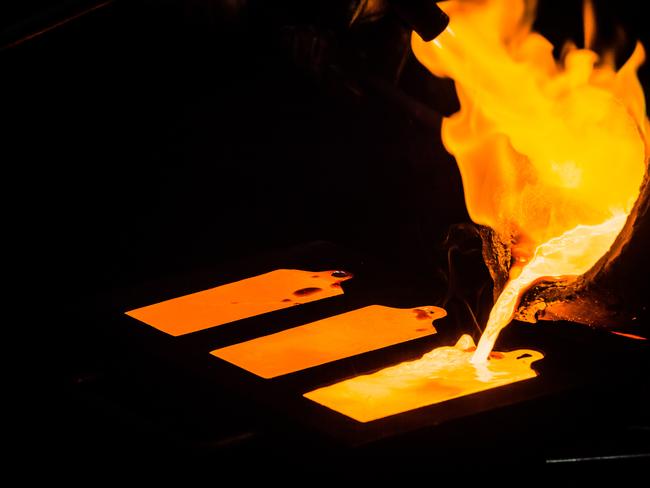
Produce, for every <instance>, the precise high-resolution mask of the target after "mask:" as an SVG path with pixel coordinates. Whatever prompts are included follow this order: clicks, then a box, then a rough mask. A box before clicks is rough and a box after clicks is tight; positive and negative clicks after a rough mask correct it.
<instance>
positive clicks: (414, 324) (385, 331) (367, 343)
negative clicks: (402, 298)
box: [211, 305, 447, 378]
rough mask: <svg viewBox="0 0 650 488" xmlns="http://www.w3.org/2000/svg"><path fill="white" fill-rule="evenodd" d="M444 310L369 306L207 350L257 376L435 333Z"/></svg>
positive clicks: (291, 371) (286, 371) (334, 359)
mask: <svg viewBox="0 0 650 488" xmlns="http://www.w3.org/2000/svg"><path fill="white" fill-rule="evenodd" d="M445 315H447V313H446V312H445V311H444V310H443V309H441V308H438V307H432V306H422V307H417V308H412V309H411V308H408V309H401V308H390V307H383V306H380V305H371V306H369V307H364V308H360V309H358V310H353V311H352V312H347V313H343V314H340V315H335V316H333V317H329V318H326V319H323V320H318V321H316V322H312V323H310V324H306V325H301V326H300V327H294V328H292V329H287V330H283V331H282V332H278V333H276V334H271V335H267V336H263V337H258V338H256V339H253V340H250V341H246V342H242V343H239V344H235V345H233V346H228V347H224V348H222V349H217V350H216V351H212V353H211V354H212V355H214V356H216V357H218V358H221V359H224V360H226V361H228V362H230V363H232V364H235V365H237V366H239V367H240V368H243V369H245V370H247V371H250V372H251V373H254V374H256V375H258V376H261V377H262V378H274V377H276V376H281V375H284V374H288V373H293V372H295V371H300V370H303V369H306V368H310V367H312V366H318V365H320V364H325V363H329V362H332V361H336V360H338V359H343V358H346V357H351V356H355V355H357V354H362V353H364V352H368V351H374V350H376V349H381V348H383V347H388V346H392V345H394V344H399V343H402V342H406V341H410V340H413V339H417V338H419V337H425V336H428V335H431V334H435V333H436V329H435V327H433V325H432V324H431V322H432V321H434V320H437V319H440V318H442V317H444V316H445Z"/></svg>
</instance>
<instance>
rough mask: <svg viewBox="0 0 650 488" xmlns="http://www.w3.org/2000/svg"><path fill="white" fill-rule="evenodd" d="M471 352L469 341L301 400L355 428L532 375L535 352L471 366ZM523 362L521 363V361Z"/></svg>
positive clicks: (515, 353) (509, 354) (537, 356)
mask: <svg viewBox="0 0 650 488" xmlns="http://www.w3.org/2000/svg"><path fill="white" fill-rule="evenodd" d="M475 349H476V348H475V347H474V344H473V342H472V339H471V338H470V337H469V336H463V337H462V338H461V339H460V340H459V341H458V343H457V344H456V346H453V347H439V348H436V349H434V350H433V351H431V352H429V353H427V354H425V355H424V356H423V357H422V358H420V359H418V360H416V361H410V362H405V363H401V364H398V365H396V366H392V367H389V368H386V369H382V370H381V371H377V372H376V373H372V374H368V375H362V376H356V377H354V378H351V379H349V380H345V381H342V382H340V383H335V384H333V385H330V386H326V387H323V388H319V389H317V390H314V391H310V392H309V393H305V395H304V396H305V397H306V398H309V399H310V400H313V401H315V402H316V403H319V404H321V405H323V406H325V407H327V408H330V409H332V410H335V411H337V412H339V413H342V414H343V415H347V416H348V417H351V418H353V419H354V420H357V421H359V422H370V421H371V420H377V419H380V418H384V417H388V416H390V415H395V414H398V413H402V412H407V411H409V410H413V409H415V408H420V407H425V406H428V405H433V404H435V403H440V402H444V401H446V400H451V399H453V398H458V397H461V396H465V395H470V394H472V393H478V392H480V391H484V390H489V389H492V388H497V387H500V386H504V385H507V384H510V383H515V382H517V381H522V380H525V379H529V378H533V377H535V376H536V375H537V373H535V371H533V369H532V368H531V363H533V362H535V361H537V360H539V359H541V358H542V357H543V355H542V354H541V353H539V352H537V351H531V350H519V351H512V352H504V353H497V352H494V353H493V354H492V355H491V357H490V360H489V361H487V362H486V363H485V364H482V365H478V366H476V365H474V364H472V363H471V362H470V359H471V357H472V353H473V351H474V350H475ZM524 356H525V357H524Z"/></svg>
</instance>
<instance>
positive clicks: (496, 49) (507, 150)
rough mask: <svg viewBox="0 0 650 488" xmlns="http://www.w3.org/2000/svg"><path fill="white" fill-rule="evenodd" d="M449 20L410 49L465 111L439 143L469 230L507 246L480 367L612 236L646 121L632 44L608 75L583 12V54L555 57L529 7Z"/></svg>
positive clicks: (494, 1)
mask: <svg viewBox="0 0 650 488" xmlns="http://www.w3.org/2000/svg"><path fill="white" fill-rule="evenodd" d="M441 7H442V8H443V9H444V10H445V12H446V13H447V14H448V15H449V17H450V18H451V23H450V25H449V27H448V29H447V30H446V31H445V32H444V33H443V34H441V35H440V36H439V37H438V38H437V39H435V40H434V41H432V42H424V41H423V40H422V39H421V38H420V37H419V36H418V35H417V34H416V33H414V34H413V37H412V46H413V51H414V52H415V54H416V56H417V58H418V59H419V60H420V62H422V63H423V64H424V65H425V66H426V67H427V68H428V69H429V70H430V71H431V72H432V73H434V74H436V75H438V76H445V77H450V78H453V79H454V81H455V83H456V89H457V92H458V96H459V99H460V102H461V110H460V111H459V112H458V113H456V114H454V115H453V116H452V117H449V118H447V119H445V120H444V122H443V126H442V138H443V142H444V144H445V146H446V148H447V149H448V151H449V152H450V153H452V154H453V155H454V156H455V158H456V161H457V162H458V166H459V168H460V172H461V176H462V179H463V185H464V190H465V201H466V205H467V209H468V212H469V214H470V217H471V218H472V220H473V221H474V222H476V223H478V224H481V225H486V226H489V227H491V228H492V229H494V230H495V231H496V232H497V233H498V234H499V236H500V238H501V240H502V241H503V242H509V243H511V244H512V253H513V258H514V263H513V266H512V268H511V272H510V281H509V282H508V284H507V285H506V287H505V289H504V290H503V293H502V294H501V296H500V297H499V299H498V300H497V303H496V304H495V306H494V309H493V310H492V313H491V315H490V319H489V322H488V325H487V328H486V331H485V333H484V335H483V337H482V338H481V341H480V343H479V346H478V349H477V351H476V353H475V355H474V358H473V361H474V362H476V363H478V362H482V361H485V360H486V358H487V355H488V354H489V352H490V350H491V349H492V347H493V345H494V341H495V340H496V337H497V335H498V333H499V331H500V330H501V329H502V328H503V327H505V326H506V325H507V324H508V323H509V322H510V320H512V317H513V314H514V311H515V308H516V306H517V303H518V300H519V298H520V296H521V294H522V293H523V292H524V291H525V290H526V289H527V288H528V287H530V285H531V284H533V283H534V282H535V281H536V280H539V279H540V278H544V277H548V278H554V277H563V276H574V275H580V274H583V273H585V272H586V271H588V270H589V269H590V268H591V267H593V265H594V264H595V263H596V262H597V261H598V260H599V259H600V258H601V257H602V256H603V255H604V254H605V253H606V252H607V250H608V249H609V248H610V247H611V245H612V244H613V242H614V240H615V239H616V237H617V236H618V234H619V233H620V231H621V229H622V227H623V225H624V224H625V220H626V218H627V216H628V214H629V213H630V211H631V209H632V206H633V205H634V202H635V201H636V199H637V198H638V195H639V188H640V186H641V183H642V180H643V177H644V175H645V171H646V160H647V156H648V147H649V146H648V144H647V135H648V133H649V131H648V127H649V124H648V120H647V117H646V113H645V99H644V96H643V90H642V88H641V85H640V83H639V81H638V78H637V76H636V71H637V69H638V67H639V66H640V65H641V63H642V62H643V60H644V50H643V47H642V46H641V44H637V45H636V48H635V50H634V53H633V54H632V56H631V57H630V58H629V59H628V61H627V62H626V63H625V65H624V66H623V67H621V68H620V69H619V70H616V68H615V66H614V63H613V59H614V56H612V55H611V54H607V55H604V56H602V57H599V56H598V54H596V53H595V52H594V51H592V50H590V49H589V46H591V44H592V42H593V40H594V37H595V19H594V12H593V8H592V5H591V3H590V2H586V3H585V8H584V13H585V29H584V31H585V44H586V47H585V48H584V49H578V48H577V47H575V46H571V45H567V46H565V49H564V56H563V59H562V60H561V61H560V62H558V61H556V60H555V59H554V58H553V55H552V51H553V46H552V45H551V43H550V42H549V41H548V40H546V39H545V38H544V37H543V36H541V35H540V34H539V33H536V32H532V31H531V26H532V22H533V19H534V10H535V9H534V7H535V5H534V3H533V2H525V1H524V0H491V1H464V2H461V1H450V2H445V3H443V4H441Z"/></svg>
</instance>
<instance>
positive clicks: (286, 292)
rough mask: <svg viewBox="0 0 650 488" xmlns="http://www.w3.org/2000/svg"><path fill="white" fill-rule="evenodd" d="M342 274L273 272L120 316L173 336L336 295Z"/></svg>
mask: <svg viewBox="0 0 650 488" xmlns="http://www.w3.org/2000/svg"><path fill="white" fill-rule="evenodd" d="M351 277H352V275H351V274H350V273H348V272H345V271H302V270H297V269H278V270H275V271H271V272H270V273H265V274H262V275H259V276H255V277H253V278H248V279H245V280H241V281H236V282H234V283H228V284H226V285H222V286H218V287H216V288H211V289H209V290H204V291H200V292H197V293H192V294H190V295H185V296H182V297H179V298H173V299H171V300H166V301H164V302H160V303H156V304H155V305H149V306H146V307H142V308H137V309H135V310H131V311H129V312H126V314H127V315H129V316H131V317H133V318H135V319H138V320H140V321H142V322H144V323H146V324H149V325H151V326H152V327H155V328H156V329H158V330H161V331H163V332H166V333H167V334H171V335H173V336H179V335H183V334H188V333H190V332H196V331H198V330H202V329H207V328H209V327H214V326H217V325H223V324H227V323H229V322H234V321H236V320H241V319H244V318H247V317H253V316H255V315H260V314H263V313H267V312H272V311H274V310H280V309H283V308H287V307H291V306H294V305H300V304H301V303H307V302H313V301H316V300H321V299H323V298H328V297H332V296H335V295H341V294H342V293H343V289H342V288H341V282H342V281H346V280H349V279H350V278H351Z"/></svg>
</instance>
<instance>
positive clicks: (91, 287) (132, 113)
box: [0, 0, 648, 439]
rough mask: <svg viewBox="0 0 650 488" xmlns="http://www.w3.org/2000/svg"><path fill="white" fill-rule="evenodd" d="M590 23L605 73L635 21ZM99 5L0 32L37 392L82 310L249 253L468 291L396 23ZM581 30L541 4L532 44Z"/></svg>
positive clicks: (459, 202)
mask: <svg viewBox="0 0 650 488" xmlns="http://www.w3.org/2000/svg"><path fill="white" fill-rule="evenodd" d="M357 3H358V2H357ZM560 3H561V4H562V6H561V7H560V6H559V5H558V4H560ZM595 3H596V8H597V13H599V20H600V21H601V22H600V23H601V24H602V27H601V29H600V32H601V37H600V39H601V43H602V44H611V43H615V44H617V45H619V46H620V48H621V53H622V56H623V57H624V56H625V53H629V52H630V51H631V48H632V46H633V41H634V40H635V39H637V38H642V39H646V42H645V44H646V45H648V42H647V29H646V26H645V24H644V22H643V15H641V13H640V12H641V11H642V5H641V2H634V1H626V2H616V3H615V5H614V2H603V1H601V2H595ZM99 4H100V2H92V1H86V2H84V1H68V2H65V1H56V0H51V1H45V0H43V1H20V2H18V1H16V2H10V1H5V2H3V6H2V10H1V11H0V32H1V37H0V40H1V41H2V46H0V48H1V49H2V50H1V51H0V73H2V80H1V81H0V83H1V86H2V94H1V97H2V98H1V103H2V111H3V118H4V119H5V121H6V122H7V125H8V127H7V128H5V129H4V130H3V132H2V134H3V139H4V142H3V146H4V147H5V148H6V149H5V151H4V159H5V160H6V161H7V163H8V164H7V165H6V166H5V169H4V172H5V178H4V180H3V181H4V184H5V186H6V188H7V190H8V191H6V192H5V194H6V195H8V196H10V197H9V202H8V203H7V204H6V211H7V212H8V214H9V215H8V217H7V218H8V223H10V224H11V225H12V227H11V228H15V230H12V231H11V239H10V243H11V244H14V245H16V244H17V248H18V249H16V252H15V254H11V255H10V256H9V261H12V262H11V263H10V264H13V265H16V264H17V265H18V266H19V267H20V268H21V269H22V270H23V271H22V273H21V274H22V277H27V278H28V280H27V281H28V283H27V284H25V285H24V286H25V288H23V289H27V290H29V293H28V295H29V297H30V303H28V304H27V306H29V307H30V309H31V310H33V311H34V313H35V315H36V316H37V317H38V319H39V322H40V324H39V326H38V327H34V329H33V331H34V334H42V337H43V338H45V337H47V340H43V341H40V342H41V344H43V343H45V344H46V345H48V346H54V345H55V346H56V354H55V355H54V357H53V358H51V359H50V357H49V356H45V357H47V358H48V359H50V363H49V365H48V368H47V371H44V372H43V376H52V377H53V378H54V380H55V383H54V384H55V388H56V387H57V386H56V385H59V386H60V385H61V384H62V383H61V382H65V381H77V380H78V378H79V377H80V375H82V374H83V371H84V370H85V369H88V368H89V366H87V365H86V363H84V361H87V360H88V353H87V351H86V352H84V349H85V348H86V347H87V345H88V344H93V345H94V346H96V345H97V341H98V340H99V339H98V338H97V337H95V335H94V333H93V330H92V328H89V327H88V323H85V322H84V321H83V320H82V321H75V320H68V319H66V317H70V316H72V315H74V312H75V310H77V309H78V308H80V307H83V305H84V304H85V303H87V302H88V301H89V300H91V299H92V298H93V297H96V296H100V295H105V294H111V293H112V292H113V291H114V290H121V289H124V288H126V287H129V286H131V285H137V284H139V283H142V282H145V281H155V280H157V279H162V278H165V277H169V276H175V275H182V274H183V273H188V272H191V271H194V270H197V269H198V270H200V269H205V268H218V266H219V265H220V264H223V263H228V262H232V261H233V260H237V259H243V258H246V257H247V256H255V255H258V254H259V253H262V252H266V251H268V250H269V249H283V248H285V247H289V246H294V245H297V244H300V243H305V242H310V241H314V240H323V241H329V242H333V243H336V244H337V245H340V246H341V247H343V248H345V249H349V250H351V252H354V253H357V254H358V255H361V256H364V257H367V259H371V260H375V261H376V262H380V263H382V264H383V265H384V266H386V267H388V268H390V269H393V270H395V272H396V273H404V274H407V275H409V276H414V277H416V278H417V279H420V280H431V282H435V283H437V284H438V285H439V286H440V289H443V290H444V289H445V287H446V286H447V283H448V272H449V270H448V266H447V265H448V263H447V256H448V249H449V247H450V246H452V245H457V246H460V248H461V249H467V250H469V251H471V252H469V254H468V255H467V256H466V257H465V258H463V259H466V262H465V265H467V266H468V269H471V270H472V272H469V273H464V274H461V280H460V281H461V282H462V283H461V284H460V285H459V286H460V287H461V288H464V289H465V290H466V293H467V295H468V296H469V295H471V293H474V292H475V291H476V290H477V289H481V290H483V289H484V287H483V285H484V284H485V283H486V282H487V280H488V276H487V273H486V271H485V269H484V268H483V267H482V265H481V264H480V255H479V254H478V252H477V251H478V244H477V239H476V236H475V235H474V234H473V233H472V232H471V231H468V230H467V229H466V228H465V227H462V226H461V227H452V226H454V225H455V224H462V223H467V222H469V218H468V216H467V214H466V211H465V209H464V204H463V197H462V187H461V182H460V177H459V174H458V172H457V169H456V167H455V164H454V162H453V159H452V158H451V157H449V156H448V155H447V154H446V153H445V152H444V150H443V149H442V147H441V145H440V140H439V134H438V132H439V123H440V114H449V113H452V112H453V111H454V110H455V109H456V103H457V102H456V100H455V96H454V94H453V88H452V86H451V84H450V83H448V82H445V81H441V80H435V79H433V77H431V76H430V75H428V74H427V73H426V71H425V70H423V69H422V68H421V67H420V66H419V65H418V63H417V62H416V61H415V59H414V58H413V56H412V55H411V54H410V52H409V50H408V45H407V37H405V33H407V32H408V28H407V26H405V24H404V23H403V22H402V21H401V20H400V19H399V18H398V17H397V16H396V15H395V13H394V12H392V11H387V12H382V15H377V16H375V17H372V16H368V18H365V19H362V20H359V21H357V22H352V23H351V22H350V18H351V15H350V11H351V10H350V8H351V5H352V4H355V2H338V1H337V2H299V1H290V0H285V1H280V2H263V1H254V0H251V1H248V2H247V1H243V0H242V1H239V2H238V1H232V2H225V1H224V2H219V1H216V0H214V1H208V0H205V1H200V0H191V1H190V0H187V1H185V2H181V1H176V0H158V1H153V0H150V1H148V0H131V1H121V0H114V1H112V2H105V4H101V6H99V7H97V6H98V5H99ZM270 4H273V6H271V5H270ZM95 7H97V8H95ZM93 9H94V10H93ZM580 11H581V2H578V1H572V2H550V1H548V2H545V1H542V2H540V11H539V17H538V28H539V29H540V30H542V32H543V33H545V34H546V35H547V36H548V37H549V38H550V39H551V40H552V41H554V43H555V44H556V45H560V44H561V42H562V41H563V40H565V39H567V38H573V39H575V41H576V42H577V43H578V44H579V43H580V39H581V37H582V33H581V27H580V25H581V20H580ZM81 14H83V15H81ZM615 26H622V28H623V29H624V30H625V32H626V33H627V34H626V35H625V36H622V35H621V33H620V31H619V30H617V28H615ZM39 32H40V34H39V35H34V34H36V33H39ZM647 73H648V70H647V68H644V70H643V71H642V75H641V76H642V79H643V80H644V81H647V76H648V75H647ZM646 86H647V84H646ZM14 224H15V227H13V226H14ZM450 227H452V232H451V233H450ZM450 239H451V241H453V242H450ZM12 253H13V251H12ZM14 256H16V258H14ZM17 256H21V257H20V258H18V257H17ZM22 256H25V257H24V258H23V257H22ZM462 265H463V263H460V264H459V266H462ZM28 270H29V271H28ZM488 295H489V293H488ZM478 308H480V309H475V310H474V312H475V314H476V315H477V316H478V317H479V320H480V321H482V320H484V318H485V314H486V312H487V311H488V310H489V306H488V307H482V308H481V307H478ZM71 314H72V315H71ZM31 330H32V329H30V331H31ZM90 369H92V368H91V367H90ZM54 391H55V393H54V394H55V395H56V390H54ZM109 417H110V415H109ZM91 418H95V420H96V417H91ZM84 428H85V427H83V426H82V427H79V426H76V427H75V426H71V427H70V432H71V434H70V435H71V438H72V439H74V438H75V437H74V436H75V435H78V433H77V434H75V432H77V431H81V430H83V429H84Z"/></svg>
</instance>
